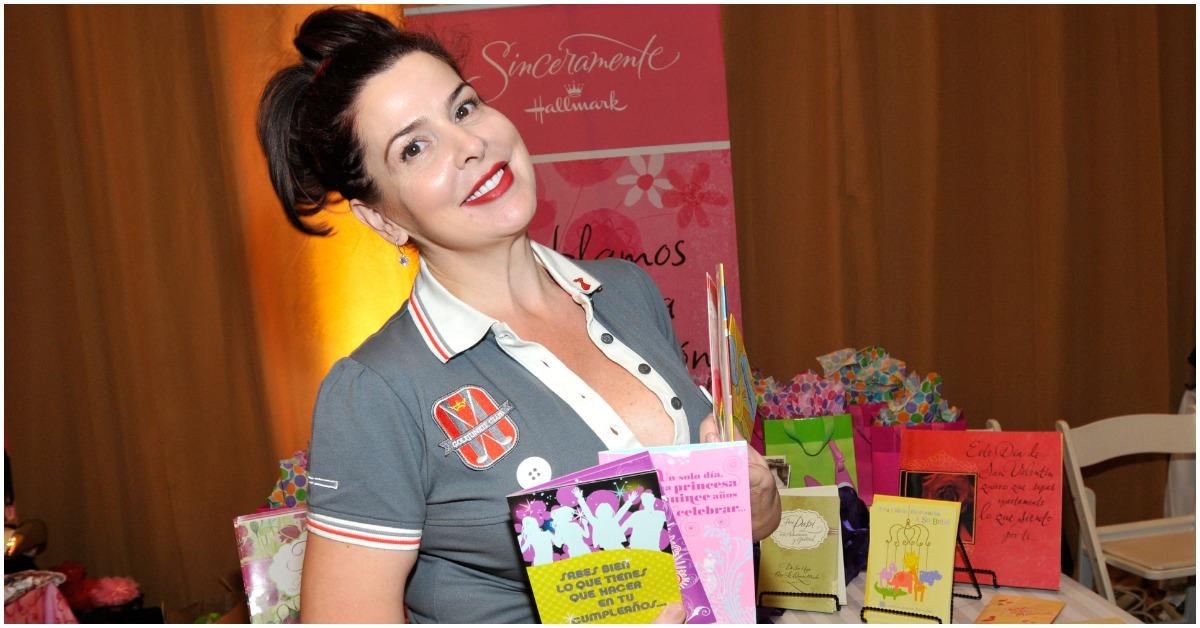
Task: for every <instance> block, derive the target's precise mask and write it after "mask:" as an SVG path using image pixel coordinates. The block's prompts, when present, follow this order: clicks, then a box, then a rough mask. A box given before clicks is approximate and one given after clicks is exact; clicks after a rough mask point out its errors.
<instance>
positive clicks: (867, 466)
mask: <svg viewBox="0 0 1200 628" xmlns="http://www.w3.org/2000/svg"><path fill="white" fill-rule="evenodd" d="M886 407H887V404H886V403H884V402H879V403H856V404H851V405H850V406H848V407H847V408H846V410H847V411H849V412H850V420H851V422H852V423H853V425H854V459H855V462H856V463H857V464H858V468H857V473H858V496H859V497H860V498H862V500H863V503H865V504H866V505H868V506H870V505H871V500H872V497H873V496H874V495H875V491H874V486H875V483H874V481H873V480H874V478H873V477H872V476H873V470H874V465H873V464H872V461H871V426H872V425H873V424H874V423H875V417H876V416H879V411H880V410H882V409H883V408H886ZM896 455H897V456H899V455H900V447H899V446H897V447H896ZM899 462H900V459H899V458H896V463H897V464H899ZM897 468H899V467H897Z"/></svg>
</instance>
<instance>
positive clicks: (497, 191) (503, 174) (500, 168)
mask: <svg viewBox="0 0 1200 628" xmlns="http://www.w3.org/2000/svg"><path fill="white" fill-rule="evenodd" d="M493 179H495V181H493ZM512 182H513V174H512V170H511V169H509V167H508V162H501V163H497V164H496V165H494V166H492V168H491V169H490V170H488V171H487V173H486V174H484V175H483V176H482V177H480V178H479V181H477V182H476V183H475V187H473V188H471V195H468V196H467V200H464V201H463V202H462V205H463V206H464V207H467V206H473V205H482V204H484V203H488V202H491V201H494V200H496V199H498V198H500V197H501V196H504V193H505V192H507V191H508V188H510V187H512ZM489 185H490V186H492V187H491V189H488V186H489ZM480 189H487V191H486V192H484V193H483V194H480V195H479V196H475V197H474V198H472V195H474V194H476V193H477V192H479V190H480Z"/></svg>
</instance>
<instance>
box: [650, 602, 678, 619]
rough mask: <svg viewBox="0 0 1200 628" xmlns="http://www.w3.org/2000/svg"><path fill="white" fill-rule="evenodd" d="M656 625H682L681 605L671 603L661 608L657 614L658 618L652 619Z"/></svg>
mask: <svg viewBox="0 0 1200 628" xmlns="http://www.w3.org/2000/svg"><path fill="white" fill-rule="evenodd" d="M654 623H656V624H682V623H683V604H681V603H679V602H672V603H670V604H667V605H666V606H664V607H663V609H662V611H661V612H659V614H658V617H655V618H654Z"/></svg>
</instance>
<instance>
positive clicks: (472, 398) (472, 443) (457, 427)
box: [433, 386, 517, 470]
mask: <svg viewBox="0 0 1200 628" xmlns="http://www.w3.org/2000/svg"><path fill="white" fill-rule="evenodd" d="M510 412H512V403H510V402H508V401H505V402H504V403H502V404H497V403H496V400H495V399H492V396H491V395H489V394H488V393H487V391H485V390H484V389H482V388H480V387H478V386H463V387H462V388H460V389H458V390H456V391H454V392H453V393H451V394H449V395H446V396H445V397H442V398H441V399H439V400H438V401H437V402H436V403H434V404H433V420H434V422H436V423H437V424H438V427H441V428H442V431H443V432H445V433H446V436H447V437H448V438H447V439H446V440H444V441H442V442H441V443H438V445H440V446H441V448H442V449H443V450H444V452H445V455H447V456H448V455H450V452H452V451H453V452H456V453H458V455H459V457H460V458H462V461H463V463H464V464H466V465H467V466H468V467H470V468H472V469H479V470H482V469H487V468H488V467H490V466H492V465H494V464H496V461H498V460H500V459H501V458H503V457H504V456H506V455H508V452H510V451H512V450H513V447H515V446H516V444H517V425H516V423H513V420H512V418H511V417H509V413H510Z"/></svg>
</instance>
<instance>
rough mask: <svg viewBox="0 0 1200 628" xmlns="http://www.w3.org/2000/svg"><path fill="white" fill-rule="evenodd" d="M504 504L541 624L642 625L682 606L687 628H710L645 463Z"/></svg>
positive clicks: (581, 476)
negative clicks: (698, 626) (691, 627)
mask: <svg viewBox="0 0 1200 628" xmlns="http://www.w3.org/2000/svg"><path fill="white" fill-rule="evenodd" d="M508 502H509V506H510V508H511V511H512V517H513V532H514V535H515V539H516V542H517V546H518V549H519V551H520V552H521V556H522V558H523V559H524V561H525V565H526V573H527V575H528V576H529V582H530V585H531V586H532V589H533V594H534V600H535V602H536V603H537V607H538V614H539V616H540V619H541V621H542V623H648V622H651V621H653V620H654V619H655V618H656V617H657V616H658V614H659V613H660V612H661V611H662V609H663V607H664V606H666V605H667V604H670V603H672V602H683V604H684V611H685V614H686V620H685V621H686V622H687V623H711V622H712V612H711V609H710V608H709V605H708V601H707V598H705V597H704V594H703V590H702V589H701V588H700V587H699V586H693V585H695V584H696V583H697V582H698V577H697V575H696V571H695V567H694V565H692V564H691V559H690V558H689V557H688V554H687V549H686V546H685V545H684V544H683V540H682V536H681V535H680V534H679V532H678V528H677V526H676V525H675V520H674V517H673V516H672V514H671V510H670V506H669V504H668V503H667V502H666V501H665V500H664V499H663V494H662V490H661V488H660V485H659V477H658V474H657V472H655V470H654V467H653V465H652V463H651V462H650V459H649V456H648V455H645V454H642V455H640V456H638V457H636V458H635V459H625V460H620V461H616V462H614V463H609V464H605V465H598V466H597V467H592V468H590V469H584V470H583V471H580V472H576V473H573V474H570V475H568V476H564V477H562V478H558V479H556V480H553V481H551V482H549V483H546V484H543V485H541V486H535V487H532V488H529V489H526V490H524V491H521V492H518V493H514V494H512V495H509V496H508ZM683 588H687V589H688V590H689V595H688V596H687V599H685V598H684V595H683V594H682V592H681V589H683Z"/></svg>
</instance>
